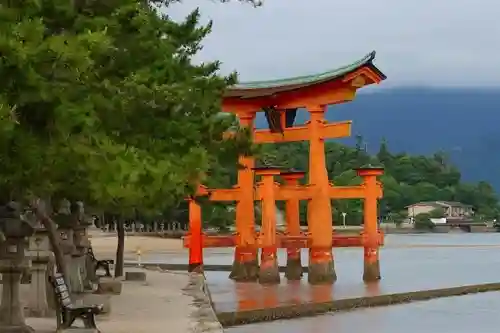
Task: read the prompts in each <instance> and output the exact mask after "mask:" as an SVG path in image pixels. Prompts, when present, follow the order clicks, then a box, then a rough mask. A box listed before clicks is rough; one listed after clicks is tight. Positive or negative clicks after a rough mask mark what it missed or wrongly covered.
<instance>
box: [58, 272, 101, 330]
mask: <svg viewBox="0 0 500 333" xmlns="http://www.w3.org/2000/svg"><path fill="white" fill-rule="evenodd" d="M49 281H50V283H51V284H52V286H53V288H54V295H55V299H56V304H57V311H56V313H57V328H58V329H66V328H70V327H71V326H72V325H73V323H74V322H75V320H76V319H77V318H79V319H80V320H81V321H82V322H83V325H84V326H85V328H91V329H95V330H97V331H98V332H99V330H98V329H97V326H96V323H95V315H98V314H100V313H101V312H102V310H103V305H75V304H73V302H72V301H71V297H70V295H69V290H68V286H67V285H66V282H65V281H64V278H63V276H62V275H61V274H60V273H56V274H54V276H52V277H50V278H49Z"/></svg>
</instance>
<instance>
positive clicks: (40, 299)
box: [28, 225, 55, 317]
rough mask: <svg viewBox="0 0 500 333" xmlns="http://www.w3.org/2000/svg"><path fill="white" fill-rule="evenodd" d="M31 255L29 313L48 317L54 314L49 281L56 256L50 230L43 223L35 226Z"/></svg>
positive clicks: (31, 240)
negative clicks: (51, 244) (50, 238)
mask: <svg viewBox="0 0 500 333" xmlns="http://www.w3.org/2000/svg"><path fill="white" fill-rule="evenodd" d="M29 249H30V251H29V256H30V259H31V283H30V295H29V303H28V304H29V306H28V308H29V314H30V316H32V317H47V316H51V315H52V314H53V312H54V311H53V310H54V309H55V304H54V300H53V295H52V292H51V286H50V283H49V280H48V278H49V276H52V275H53V273H54V272H51V269H52V270H53V269H54V262H55V257H54V253H53V252H52V250H51V246H50V241H49V232H48V231H47V229H45V228H44V227H43V226H41V225H37V226H36V227H35V234H34V235H33V236H32V237H30V245H29Z"/></svg>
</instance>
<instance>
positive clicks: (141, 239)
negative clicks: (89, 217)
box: [90, 231, 187, 259]
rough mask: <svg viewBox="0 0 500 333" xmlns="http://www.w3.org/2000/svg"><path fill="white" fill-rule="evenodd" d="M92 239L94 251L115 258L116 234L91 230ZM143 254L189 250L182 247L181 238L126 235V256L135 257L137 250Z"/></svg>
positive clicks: (101, 255) (99, 254)
mask: <svg viewBox="0 0 500 333" xmlns="http://www.w3.org/2000/svg"><path fill="white" fill-rule="evenodd" d="M90 237H91V238H90V241H91V243H92V248H93V250H94V253H96V255H97V256H98V257H99V258H114V256H115V254H116V245H117V241H118V239H117V237H116V234H111V233H103V232H101V231H92V232H90ZM138 250H139V251H140V252H141V254H142V255H144V254H148V253H177V252H179V253H181V252H183V251H187V250H186V249H184V248H183V247H182V240H181V239H169V238H161V237H150V236H135V235H134V236H125V252H124V253H125V258H126V259H130V258H135V256H136V255H137V251H138Z"/></svg>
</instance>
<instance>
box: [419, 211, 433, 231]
mask: <svg viewBox="0 0 500 333" xmlns="http://www.w3.org/2000/svg"><path fill="white" fill-rule="evenodd" d="M433 228H434V223H432V221H431V215H430V214H428V213H421V214H418V215H416V216H415V229H420V230H428V229H433Z"/></svg>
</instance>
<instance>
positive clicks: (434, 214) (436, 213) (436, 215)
mask: <svg viewBox="0 0 500 333" xmlns="http://www.w3.org/2000/svg"><path fill="white" fill-rule="evenodd" d="M429 217H430V218H431V219H442V218H443V217H445V214H444V209H443V208H435V209H433V210H431V211H430V212H429Z"/></svg>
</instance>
